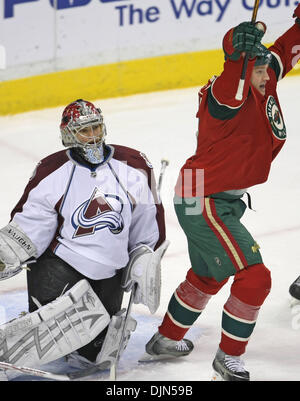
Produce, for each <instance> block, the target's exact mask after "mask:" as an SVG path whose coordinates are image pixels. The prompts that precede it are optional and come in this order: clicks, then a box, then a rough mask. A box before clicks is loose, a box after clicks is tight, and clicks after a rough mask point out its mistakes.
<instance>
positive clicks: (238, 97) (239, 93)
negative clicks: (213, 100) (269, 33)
mask: <svg viewBox="0 0 300 401" xmlns="http://www.w3.org/2000/svg"><path fill="white" fill-rule="evenodd" d="M259 2H260V0H255V3H254V7H253V11H252V18H251V23H252V24H255V21H256V17H257V11H258V7H259ZM248 60H249V54H248V53H246V55H245V58H244V64H243V70H242V75H241V78H240V82H239V86H238V89H237V92H236V95H235V99H236V100H242V99H243V92H244V86H245V78H246V72H247V67H248Z"/></svg>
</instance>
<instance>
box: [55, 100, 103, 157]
mask: <svg viewBox="0 0 300 401" xmlns="http://www.w3.org/2000/svg"><path fill="white" fill-rule="evenodd" d="M60 132H61V139H62V143H63V145H64V146H65V147H71V148H77V149H78V152H79V153H80V155H81V156H82V157H83V158H84V159H85V160H87V161H88V162H90V163H92V164H98V163H101V162H102V161H103V159H104V156H103V143H104V138H105V136H106V128H105V124H104V121H103V115H102V112H101V109H99V108H96V107H95V106H94V105H93V103H91V102H88V101H86V100H83V99H78V100H75V102H72V103H70V104H69V105H68V106H67V107H66V108H65V109H64V111H63V114H62V120H61V124H60Z"/></svg>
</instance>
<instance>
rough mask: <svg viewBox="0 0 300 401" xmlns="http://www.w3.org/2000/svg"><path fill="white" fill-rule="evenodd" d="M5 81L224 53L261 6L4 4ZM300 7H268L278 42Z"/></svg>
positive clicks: (93, 0) (0, 61)
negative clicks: (229, 37)
mask: <svg viewBox="0 0 300 401" xmlns="http://www.w3.org/2000/svg"><path fill="white" fill-rule="evenodd" d="M0 1H1V2H2V3H1V4H3V6H1V11H0V13H1V14H0V80H2V81H7V80H11V79H17V78H21V77H28V76H32V75H36V74H43V73H48V72H54V71H60V70H66V69H73V68H80V67H85V66H92V65H102V64H107V63H117V62H120V61H125V60H133V59H141V58H148V57H156V56H162V55H170V54H178V53H185V52H195V51H201V50H207V49H218V48H220V47H221V41H222V37H223V35H224V33H225V32H226V30H228V29H229V28H230V27H232V26H234V25H237V24H238V23H239V22H242V21H245V20H250V19H251V11H252V7H253V4H254V0H210V1H202V0H0ZM297 3H298V1H294V0H261V4H260V8H259V11H258V19H259V20H263V21H265V22H266V23H267V25H268V32H267V34H266V35H265V38H264V42H272V41H273V40H275V39H276V37H277V36H279V35H280V34H281V33H283V32H284V31H285V30H286V29H287V28H288V27H289V26H291V24H292V14H293V10H294V8H295V5H296V4H297Z"/></svg>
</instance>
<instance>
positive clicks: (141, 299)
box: [122, 241, 170, 313]
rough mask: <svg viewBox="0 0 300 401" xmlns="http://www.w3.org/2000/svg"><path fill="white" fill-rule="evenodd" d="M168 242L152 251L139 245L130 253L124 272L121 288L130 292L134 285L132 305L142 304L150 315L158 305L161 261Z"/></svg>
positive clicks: (145, 246)
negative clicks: (135, 285)
mask: <svg viewBox="0 0 300 401" xmlns="http://www.w3.org/2000/svg"><path fill="white" fill-rule="evenodd" d="M169 244H170V242H169V241H164V242H163V243H162V244H161V245H160V247H159V248H157V249H156V250H155V251H153V250H152V249H151V248H149V247H148V246H147V245H140V246H138V247H137V248H135V249H133V250H132V251H131V252H130V260H129V262H128V264H127V266H126V268H125V270H124V274H123V278H122V287H123V288H124V290H125V291H126V292H128V291H130V290H131V289H132V287H133V284H134V283H137V290H136V292H135V296H134V303H135V304H138V303H142V304H143V305H145V306H147V307H148V308H149V310H150V312H151V313H155V312H156V310H157V308H158V307H159V303H160V292H161V264H160V262H161V259H162V257H163V256H164V254H165V252H166V250H167V248H168V246H169Z"/></svg>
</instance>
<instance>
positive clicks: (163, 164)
mask: <svg viewBox="0 0 300 401" xmlns="http://www.w3.org/2000/svg"><path fill="white" fill-rule="evenodd" d="M160 163H161V167H160V174H159V178H158V184H157V188H156V191H157V194H158V195H159V196H160V190H161V185H162V180H163V177H164V174H165V170H166V168H167V166H168V165H169V161H168V160H167V159H161V161H160Z"/></svg>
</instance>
